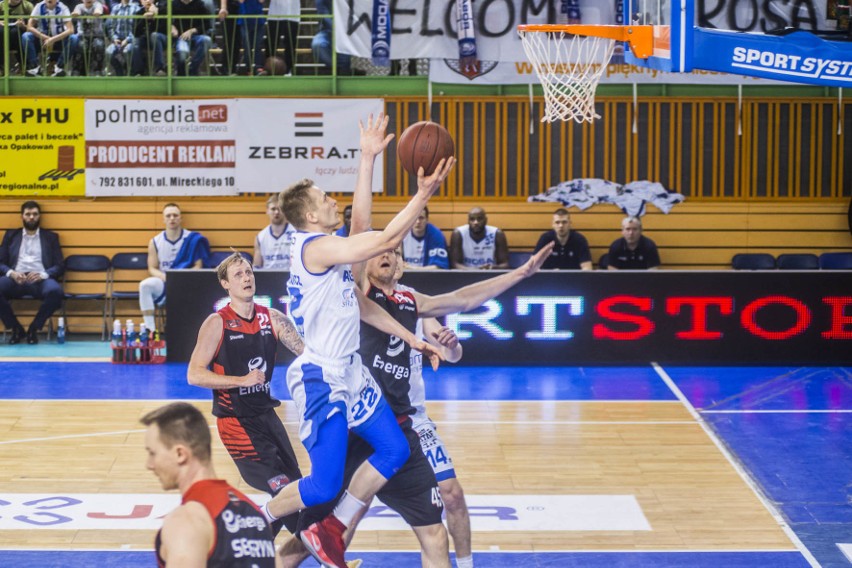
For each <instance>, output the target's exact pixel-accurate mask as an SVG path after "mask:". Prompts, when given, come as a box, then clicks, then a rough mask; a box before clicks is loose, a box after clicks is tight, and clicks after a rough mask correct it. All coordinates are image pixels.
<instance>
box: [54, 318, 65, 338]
mask: <svg viewBox="0 0 852 568" xmlns="http://www.w3.org/2000/svg"><path fill="white" fill-rule="evenodd" d="M56 343H59V344H60V345H61V344H63V343H65V318H63V317H60V318H59V324H58V325H57V326H56Z"/></svg>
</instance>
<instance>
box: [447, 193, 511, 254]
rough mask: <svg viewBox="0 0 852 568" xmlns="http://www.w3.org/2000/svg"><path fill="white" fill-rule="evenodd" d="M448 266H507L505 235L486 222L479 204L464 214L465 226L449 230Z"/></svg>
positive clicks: (507, 252)
mask: <svg viewBox="0 0 852 568" xmlns="http://www.w3.org/2000/svg"><path fill="white" fill-rule="evenodd" d="M450 268H461V269H465V270H491V269H492V268H509V245H508V243H507V242H506V235H505V233H503V231H501V230H500V229H498V228H497V227H493V226H491V225H489V224H488V216H487V215H486V214H485V210H483V209H482V207H474V208H473V209H471V210H470V211H469V212H468V214H467V225H462V226H461V227H456V229H455V230H454V231H453V234H452V236H451V237H450Z"/></svg>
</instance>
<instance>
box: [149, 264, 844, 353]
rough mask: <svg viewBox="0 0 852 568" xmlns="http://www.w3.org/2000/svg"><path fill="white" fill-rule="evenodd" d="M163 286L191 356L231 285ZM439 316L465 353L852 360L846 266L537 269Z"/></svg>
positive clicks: (176, 345)
mask: <svg viewBox="0 0 852 568" xmlns="http://www.w3.org/2000/svg"><path fill="white" fill-rule="evenodd" d="M495 275H496V274H495V273H494V272H491V273H488V272H464V271H429V272H411V273H409V274H406V276H405V277H404V278H403V282H404V283H405V284H408V285H409V286H413V287H414V288H416V289H417V290H420V291H421V292H424V293H428V294H438V293H442V292H447V291H450V290H454V289H456V288H459V287H461V286H464V285H466V284H470V283H472V282H476V281H479V280H482V279H484V278H488V277H490V276H495ZM256 276H257V301H258V302H261V303H264V304H266V305H268V306H271V307H274V308H278V309H280V310H282V311H286V302H287V296H286V293H287V292H286V286H285V283H286V281H287V273H286V272H274V271H270V272H264V271H258V272H257V273H256ZM166 298H167V310H168V319H167V328H166V333H167V338H168V345H169V347H168V359H169V361H188V360H189V357H190V355H191V354H192V349H193V347H194V345H195V339H196V337H197V335H198V328H199V327H200V326H201V323H202V322H203V321H204V319H205V318H206V317H207V315H208V314H210V313H211V312H212V311H213V310H214V309H215V308H217V307H221V306H222V305H224V304H225V303H226V302H227V296H226V295H225V294H224V293H223V290H222V288H221V287H220V286H219V283H218V282H217V281H216V277H215V275H214V274H213V272H212V271H210V270H188V271H172V272H169V277H168V279H167V280H166ZM445 319H446V324H447V325H448V326H449V327H450V328H451V329H453V330H454V331H455V332H456V333H457V334H458V336H459V338H460V339H461V342H462V345H463V347H464V358H463V362H464V363H470V364H505V365H512V364H523V365H560V364H565V365H571V364H579V363H583V364H625V363H647V362H649V361H659V362H662V363H680V364H722V365H724V364H728V363H731V364H734V363H737V364H741V363H755V364H762V365H766V364H775V363H777V364H790V363H792V364H797V363H810V364H850V363H852V272H849V271H846V272H843V271H809V272H792V271H784V272H779V271H766V272H734V271H730V272H728V271H718V272H699V271H665V270H661V271H647V272H646V271H636V272H631V271H619V272H606V271H601V272H543V273H540V274H537V275H535V276H533V277H532V278H529V279H527V280H525V281H524V282H521V283H520V284H519V285H517V286H515V287H514V288H512V289H510V290H509V291H507V292H506V293H504V294H501V295H500V296H498V297H497V298H495V299H493V300H491V301H489V302H486V303H485V304H484V305H483V306H482V307H481V308H479V309H477V310H474V311H472V312H468V313H463V314H451V315H449V316H447V317H446V318H445ZM279 355H280V357H279V361H289V360H290V359H291V356H289V354H285V353H283V349H281V350H280V351H279Z"/></svg>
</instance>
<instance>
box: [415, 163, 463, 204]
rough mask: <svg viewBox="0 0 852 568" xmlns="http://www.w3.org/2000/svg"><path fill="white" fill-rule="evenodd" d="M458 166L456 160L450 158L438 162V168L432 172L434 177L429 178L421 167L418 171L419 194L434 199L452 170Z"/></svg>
mask: <svg viewBox="0 0 852 568" xmlns="http://www.w3.org/2000/svg"><path fill="white" fill-rule="evenodd" d="M455 165H456V158H455V157H454V156H450V157H449V158H446V159H444V160H441V161H440V162H438V167H437V168H435V171H434V172H432V175H430V176H427V175H426V171H425V170H424V169H423V167H422V166H421V167H420V168H419V169H418V170H417V193H418V194H421V193H422V194H423V196H425V197H426V198H427V199H428V198H430V197H432V196H433V195H434V194H435V192H436V191H438V188H439V187H441V184H442V183H444V180H445V179H447V176H448V175H450V170H452V169H453V166H455Z"/></svg>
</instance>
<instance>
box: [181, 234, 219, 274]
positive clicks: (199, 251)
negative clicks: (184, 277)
mask: <svg viewBox="0 0 852 568" xmlns="http://www.w3.org/2000/svg"><path fill="white" fill-rule="evenodd" d="M209 258H210V243H209V242H208V241H207V237H205V236H204V235H202V234H201V233H196V232H195V231H193V232H191V233H190V234H189V235H187V237H186V238H185V239H184V240H183V245H181V247H180V250H179V251H178V253H177V256H176V257H175V260H174V262H173V263H172V269H174V270H179V269H181V268H192V266H193V265H194V264H195V263H196V262H198V261H199V260H200V261H201V266H203V267H205V268H210V267H209V266H207V262H208V259H209Z"/></svg>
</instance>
